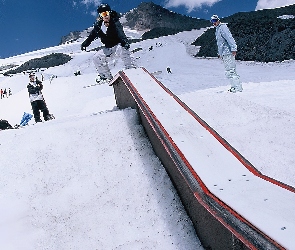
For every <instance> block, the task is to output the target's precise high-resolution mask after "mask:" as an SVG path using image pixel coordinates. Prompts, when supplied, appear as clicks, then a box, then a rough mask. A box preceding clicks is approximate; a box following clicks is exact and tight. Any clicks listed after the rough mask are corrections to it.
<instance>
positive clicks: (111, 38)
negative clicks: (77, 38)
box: [82, 11, 128, 48]
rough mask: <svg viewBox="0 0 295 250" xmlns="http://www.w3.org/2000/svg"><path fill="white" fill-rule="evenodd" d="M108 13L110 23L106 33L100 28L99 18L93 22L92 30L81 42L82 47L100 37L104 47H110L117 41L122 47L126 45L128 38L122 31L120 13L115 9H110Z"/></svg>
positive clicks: (100, 21) (100, 20)
mask: <svg viewBox="0 0 295 250" xmlns="http://www.w3.org/2000/svg"><path fill="white" fill-rule="evenodd" d="M110 15H111V18H110V23H109V27H108V28H107V32H106V34H105V33H103V31H102V30H101V25H102V22H103V20H102V19H99V20H98V21H96V22H95V23H94V27H93V30H92V31H91V32H90V34H89V36H88V37H87V39H86V40H85V41H84V42H83V43H82V47H88V46H89V45H90V44H91V42H93V41H94V39H96V38H100V40H101V42H102V43H103V44H104V45H105V46H106V48H112V47H114V46H115V45H117V44H119V43H120V44H121V46H122V47H125V46H126V45H127V46H128V39H127V37H126V35H125V33H124V31H123V26H122V24H121V23H120V21H119V17H120V15H119V14H118V13H117V12H116V11H111V13H110Z"/></svg>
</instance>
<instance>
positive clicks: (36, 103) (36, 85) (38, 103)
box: [27, 73, 52, 122]
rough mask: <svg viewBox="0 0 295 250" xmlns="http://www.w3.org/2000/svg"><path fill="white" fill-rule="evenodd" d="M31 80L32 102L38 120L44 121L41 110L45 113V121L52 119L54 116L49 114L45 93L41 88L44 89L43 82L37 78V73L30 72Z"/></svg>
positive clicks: (30, 94) (28, 86) (29, 90)
mask: <svg viewBox="0 0 295 250" xmlns="http://www.w3.org/2000/svg"><path fill="white" fill-rule="evenodd" d="M29 78H30V82H29V84H28V85H27V88H28V92H29V97H30V102H31V106H32V110H33V114H34V118H35V121H36V122H42V120H41V118H40V110H41V111H42V113H43V118H44V120H45V121H48V120H51V119H52V116H51V115H50V114H49V111H48V108H47V106H46V103H45V100H44V97H43V94H42V92H41V90H42V89H43V84H42V82H41V81H39V80H38V79H35V74H34V73H30V75H29Z"/></svg>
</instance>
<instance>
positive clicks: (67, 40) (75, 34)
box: [59, 31, 81, 45]
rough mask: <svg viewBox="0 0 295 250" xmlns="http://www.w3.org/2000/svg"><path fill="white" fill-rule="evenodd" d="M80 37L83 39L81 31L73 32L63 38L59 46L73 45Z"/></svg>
mask: <svg viewBox="0 0 295 250" xmlns="http://www.w3.org/2000/svg"><path fill="white" fill-rule="evenodd" d="M80 37H81V32H80V31H71V32H70V33H69V34H68V35H66V36H63V37H62V38H61V41H60V43H59V45H61V44H64V43H71V42H73V41H76V40H77V39H79V38H80Z"/></svg>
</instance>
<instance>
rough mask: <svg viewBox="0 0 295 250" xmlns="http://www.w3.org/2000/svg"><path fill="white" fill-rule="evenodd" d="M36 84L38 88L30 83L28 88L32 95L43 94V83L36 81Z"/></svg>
mask: <svg viewBox="0 0 295 250" xmlns="http://www.w3.org/2000/svg"><path fill="white" fill-rule="evenodd" d="M36 84H37V86H34V85H32V84H31V83H29V84H28V85H27V88H28V92H29V94H30V95H31V94H32V95H35V94H41V90H42V89H43V84H42V82H41V81H39V80H36Z"/></svg>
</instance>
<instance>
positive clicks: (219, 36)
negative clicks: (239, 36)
mask: <svg viewBox="0 0 295 250" xmlns="http://www.w3.org/2000/svg"><path fill="white" fill-rule="evenodd" d="M211 23H212V24H213V25H214V27H215V28H216V31H215V36H216V41H217V47H218V56H219V57H220V58H221V59H222V60H223V63H224V67H225V75H226V77H227V78H228V79H229V80H230V84H231V88H230V89H229V91H230V92H232V93H236V92H237V91H238V92H242V91H243V87H242V84H241V82H240V76H239V75H238V74H237V71H236V60H235V56H236V54H237V44H236V42H235V39H234V38H233V36H232V34H231V32H230V30H229V28H228V27H227V25H226V24H225V23H221V22H220V19H219V17H218V16H217V15H213V16H212V17H211Z"/></svg>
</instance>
